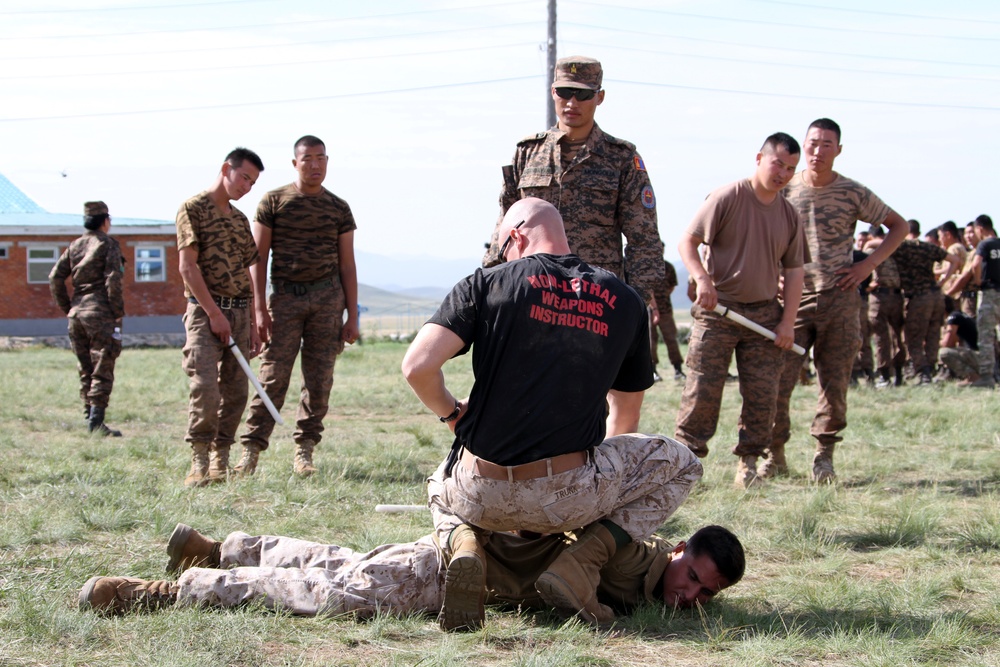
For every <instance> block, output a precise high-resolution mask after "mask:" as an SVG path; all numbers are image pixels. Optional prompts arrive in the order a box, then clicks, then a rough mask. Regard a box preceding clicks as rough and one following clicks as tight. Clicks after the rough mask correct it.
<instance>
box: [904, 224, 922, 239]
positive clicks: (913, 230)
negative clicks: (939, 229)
mask: <svg viewBox="0 0 1000 667" xmlns="http://www.w3.org/2000/svg"><path fill="white" fill-rule="evenodd" d="M906 224H908V225H909V226H910V233H911V234H916V235H917V236H919V235H920V223H919V222H917V221H916V220H907V221H906Z"/></svg>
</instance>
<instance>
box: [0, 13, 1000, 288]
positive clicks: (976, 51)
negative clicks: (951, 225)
mask: <svg viewBox="0 0 1000 667" xmlns="http://www.w3.org/2000/svg"><path fill="white" fill-rule="evenodd" d="M547 4H548V3H547V0H520V1H509V2H505V1H502V0H500V1H495V2H490V1H489V0H380V1H378V2H368V3H360V2H356V1H351V2H347V1H342V0H322V1H318V0H316V1H314V0H296V1H295V2H287V1H285V0H217V1H214V2H211V1H204V2H199V1H197V0H136V1H132V0H0V91H2V92H0V99H2V100H3V104H2V105H0V173H3V174H4V175H6V176H7V177H8V178H9V179H10V180H11V181H13V182H14V183H15V184H16V185H17V186H18V187H20V188H21V189H22V190H24V191H25V192H26V193H27V194H28V195H29V196H30V197H32V198H33V199H34V200H35V201H36V202H37V203H38V204H40V205H41V206H42V207H43V208H45V209H46V210H48V211H50V212H55V213H74V212H77V211H81V210H82V203H83V202H84V201H87V200H91V199H103V200H104V201H106V202H107V203H108V204H109V206H110V209H111V212H112V216H114V215H118V216H121V217H132V218H151V219H159V220H173V217H174V214H175V213H176V211H177V207H178V205H179V204H180V203H181V202H182V201H183V200H185V199H187V198H188V197H190V196H192V195H194V194H196V193H198V192H199V191H201V190H204V189H206V188H207V187H209V186H210V185H211V184H212V182H213V180H214V178H215V175H216V174H217V172H218V169H219V167H220V165H221V163H222V161H223V158H224V157H225V155H226V153H228V152H229V151H230V150H231V149H232V148H234V147H235V146H238V145H240V146H247V147H249V148H251V149H253V150H255V151H256V152H258V153H259V154H260V155H261V157H262V158H263V161H264V164H265V171H264V172H263V173H262V174H261V178H260V180H259V181H258V182H257V185H256V186H255V188H254V190H253V191H252V192H251V193H250V194H248V195H247V196H245V197H244V198H243V199H242V200H240V201H239V202H238V203H237V206H238V207H239V208H240V209H241V210H243V211H244V212H245V213H247V214H248V215H249V216H250V217H252V215H253V211H254V209H255V208H256V205H257V201H258V199H259V198H260V196H262V195H263V194H264V192H265V191H267V190H269V189H272V188H276V187H279V186H281V185H284V184H286V183H288V182H290V181H292V180H293V178H294V172H293V171H292V167H291V158H292V145H293V143H294V142H295V140H296V139H297V138H298V137H300V136H301V135H304V134H314V135H317V136H319V137H321V138H322V139H323V140H324V141H325V142H326V144H327V149H328V152H329V154H330V168H329V174H328V177H327V181H326V186H327V187H328V188H329V189H330V190H332V191H333V192H334V193H336V194H338V195H339V196H341V197H343V198H344V199H346V200H347V201H348V202H349V204H350V205H351V208H352V210H353V212H354V215H355V218H356V220H357V224H358V230H357V232H356V234H355V246H356V247H357V248H358V249H359V250H361V251H364V252H368V253H375V254H381V255H388V256H399V257H409V256H422V257H434V258H442V259H449V260H462V259H468V260H469V263H470V267H469V268H470V271H471V269H472V268H475V263H476V262H477V260H478V259H479V257H480V256H481V254H482V248H483V243H484V242H485V241H486V240H488V238H489V235H490V232H491V231H492V229H493V225H494V224H495V222H496V218H497V214H498V211H499V209H498V203H497V198H498V195H499V192H500V186H501V182H502V180H501V166H502V165H504V164H508V163H509V162H510V159H511V157H512V155H513V153H514V147H515V144H516V142H517V141H518V140H519V139H521V138H523V137H525V136H528V135H530V134H533V133H535V132H539V131H543V130H545V129H546V110H547V108H548V106H549V105H550V104H551V100H550V98H549V97H548V91H547V88H546V76H545V65H546V52H545V49H546V38H547V34H546V32H547V23H546V22H547V12H548V7H547ZM557 11H558V14H557V17H558V18H557V25H558V31H557V53H558V55H559V56H560V57H562V56H566V55H575V54H577V55H579V54H582V55H587V56H591V57H594V58H597V59H599V60H600V61H602V63H603V65H604V72H605V74H604V88H605V90H606V91H607V92H606V98H605V101H604V103H603V104H602V105H601V106H600V107H599V108H598V110H597V115H596V120H597V122H598V124H600V126H601V128H602V129H603V130H605V131H606V132H608V133H610V134H612V135H615V136H617V137H620V138H623V139H627V140H629V141H631V142H633V143H635V144H636V145H637V147H638V150H639V153H640V154H641V156H642V158H643V160H644V162H645V164H646V167H647V169H648V171H649V174H650V177H651V179H652V183H653V187H654V190H655V191H656V195H657V211H658V217H659V226H660V234H661V237H662V238H663V239H664V242H665V244H666V248H667V251H666V255H667V257H668V258H676V257H677V251H676V246H677V242H678V240H679V239H680V237H681V234H682V233H683V230H684V228H685V226H686V225H687V223H688V222H689V221H690V219H691V217H692V216H693V215H694V213H695V211H696V210H697V208H698V205H699V203H700V202H701V201H702V200H703V199H704V197H705V195H706V194H708V192H710V191H711V190H713V189H715V188H716V187H719V186H721V185H724V184H726V183H729V182H732V181H734V180H737V179H739V178H744V177H747V176H749V175H750V174H751V173H752V171H753V169H754V158H755V155H756V152H757V150H758V149H759V147H760V144H761V143H762V142H763V140H764V138H765V137H767V136H768V135H769V134H771V133H773V132H776V131H784V132H788V133H789V134H791V135H792V136H795V137H797V138H798V139H799V140H800V141H801V140H802V139H803V138H804V135H805V132H806V128H807V126H808V125H809V123H810V122H811V121H813V120H814V119H816V118H819V117H830V118H833V119H834V120H836V121H837V122H838V123H840V125H841V127H842V130H843V153H842V154H841V156H840V157H839V158H838V160H837V163H836V169H837V170H838V171H840V172H841V173H844V174H845V175H847V176H850V177H852V178H854V179H856V180H859V181H861V182H862V183H864V184H866V185H868V186H869V187H870V188H871V189H872V190H874V191H875V192H876V193H877V194H878V195H879V196H880V197H881V198H882V199H883V200H884V201H886V202H887V203H888V204H889V205H890V206H892V207H893V208H894V209H895V210H896V211H898V212H899V213H900V214H901V215H902V216H903V217H905V218H916V219H918V220H920V221H921V223H922V225H923V226H924V227H925V228H929V227H932V226H935V225H937V224H940V223H941V222H944V221H945V220H954V221H955V222H957V223H959V224H964V223H966V222H968V221H969V220H971V219H973V218H974V217H975V216H976V215H978V214H980V213H989V214H991V215H1000V206H998V193H1000V188H998V176H1000V171H998V168H997V158H998V156H1000V132H998V131H997V129H998V125H1000V124H998V122H997V119H998V113H1000V85H998V84H1000V3H998V2H996V1H995V0H992V1H989V2H987V1H985V0H952V1H951V2H948V3H941V2H931V1H930V0H866V1H862V0H837V1H836V2H835V1H834V0H815V1H810V2H798V1H796V0H673V1H671V0H624V1H623V2H622V3H620V4H612V3H602V2H584V1H581V0H559V2H558V7H557Z"/></svg>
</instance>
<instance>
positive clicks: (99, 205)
mask: <svg viewBox="0 0 1000 667" xmlns="http://www.w3.org/2000/svg"><path fill="white" fill-rule="evenodd" d="M107 212H108V205H107V204H105V203H104V202H102V201H89V202H87V203H86V204H84V205H83V214H84V215H86V216H92V215H106V214H107Z"/></svg>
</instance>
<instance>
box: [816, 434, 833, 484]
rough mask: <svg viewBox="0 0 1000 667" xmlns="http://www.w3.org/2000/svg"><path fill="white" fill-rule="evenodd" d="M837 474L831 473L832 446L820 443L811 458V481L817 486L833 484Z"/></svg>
mask: <svg viewBox="0 0 1000 667" xmlns="http://www.w3.org/2000/svg"><path fill="white" fill-rule="evenodd" d="M836 479H837V473H835V472H834V471H833V445H832V444H830V445H824V444H822V443H820V444H819V445H817V447H816V454H815V456H813V469H812V481H814V482H816V483H817V484H833V482H834V480H836Z"/></svg>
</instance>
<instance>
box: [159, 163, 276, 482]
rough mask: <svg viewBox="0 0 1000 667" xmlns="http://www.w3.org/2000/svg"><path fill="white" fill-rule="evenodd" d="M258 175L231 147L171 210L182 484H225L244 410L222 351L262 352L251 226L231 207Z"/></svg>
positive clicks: (243, 392)
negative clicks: (183, 384)
mask: <svg viewBox="0 0 1000 667" xmlns="http://www.w3.org/2000/svg"><path fill="white" fill-rule="evenodd" d="M263 170H264V165H263V163H262V162H261V161H260V158H259V157H258V156H257V154H256V153H254V152H253V151H250V150H248V149H246V148H237V149H235V150H234V151H232V152H231V153H230V154H229V155H227V156H226V161H225V162H224V163H223V164H222V170H221V171H220V172H219V175H218V176H217V177H216V179H215V183H214V184H213V185H212V187H211V188H209V189H208V190H206V191H205V192H202V193H201V194H198V195H195V196H194V197H192V198H191V199H188V200H187V201H186V202H184V203H183V204H181V207H180V209H179V210H178V211H177V249H178V251H179V255H180V260H179V265H180V273H181V277H182V278H183V279H184V295H185V296H186V297H187V298H188V306H187V312H185V313H184V330H185V333H186V340H185V342H184V371H185V372H186V373H187V374H188V377H190V378H191V380H190V390H191V396H190V401H189V407H188V430H187V436H186V438H185V440H186V441H187V442H188V443H189V444H190V445H191V471H190V472H189V473H188V476H187V478H186V479H185V480H184V484H185V486H203V485H205V484H208V483H209V482H213V481H223V480H225V479H226V476H227V474H228V471H229V448H230V447H231V446H232V444H233V442H235V439H236V429H237V428H238V427H239V425H240V418H241V417H242V416H243V408H245V407H246V404H247V394H248V389H247V378H246V376H245V375H244V374H243V370H242V368H240V366H239V363H238V362H237V361H236V358H235V356H234V355H233V354H232V352H231V351H229V350H228V349H227V348H228V347H229V340H230V338H232V339H233V340H234V341H235V343H236V345H237V346H238V347H239V349H240V351H241V352H242V353H243V355H244V356H246V357H247V358H250V357H254V356H256V355H257V352H258V348H259V347H260V339H259V337H258V336H257V329H256V326H255V325H254V315H253V310H252V308H251V307H250V305H251V304H250V301H251V298H252V296H253V294H252V290H251V287H250V283H251V281H250V270H249V269H250V266H251V265H253V264H255V263H256V262H257V261H258V255H257V247H256V245H254V241H253V235H252V234H251V233H250V222H249V221H248V220H247V217H246V216H245V215H243V213H241V212H240V211H239V210H238V209H236V208H235V207H233V206H232V205H231V204H230V201H236V200H238V199H240V198H241V197H242V196H243V195H245V194H246V193H248V192H250V188H252V187H253V184H254V183H255V182H256V181H257V177H258V175H259V174H260V172H261V171H263ZM210 455H211V464H210V462H209V456H210ZM210 468H211V469H210Z"/></svg>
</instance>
